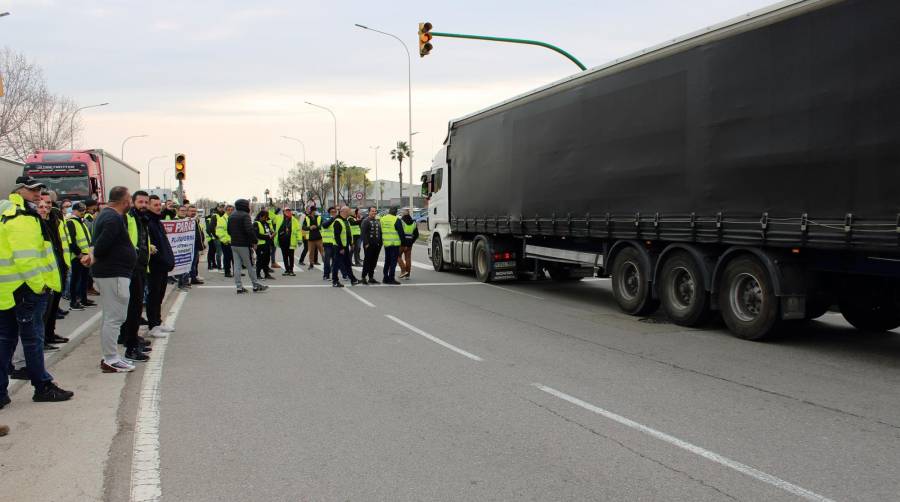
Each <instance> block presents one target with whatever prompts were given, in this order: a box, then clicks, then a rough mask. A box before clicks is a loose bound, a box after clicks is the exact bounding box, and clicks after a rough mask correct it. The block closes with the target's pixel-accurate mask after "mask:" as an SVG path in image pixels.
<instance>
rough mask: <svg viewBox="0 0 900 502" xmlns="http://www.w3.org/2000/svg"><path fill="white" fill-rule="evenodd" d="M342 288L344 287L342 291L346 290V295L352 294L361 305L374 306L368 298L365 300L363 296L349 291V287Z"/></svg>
mask: <svg viewBox="0 0 900 502" xmlns="http://www.w3.org/2000/svg"><path fill="white" fill-rule="evenodd" d="M343 289H344V291H346V292H347V294H348V295H350V296H352V297H353V298H356V299H357V300H359V301H360V302H361V303H362V304H363V305H366V306H368V307H372V308H375V304H374V303H372V302H370V301H369V300H366V299H365V298H363V297H361V296H359V295H358V294H356V293H354V292H353V291H350V289H349V288H343Z"/></svg>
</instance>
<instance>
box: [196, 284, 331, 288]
mask: <svg viewBox="0 0 900 502" xmlns="http://www.w3.org/2000/svg"><path fill="white" fill-rule="evenodd" d="M268 286H269V288H270V289H273V288H330V287H331V284H268ZM195 287H196V288H197V289H237V288H235V287H234V285H233V284H232V285H230V286H195Z"/></svg>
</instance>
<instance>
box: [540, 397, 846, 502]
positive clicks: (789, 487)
mask: <svg viewBox="0 0 900 502" xmlns="http://www.w3.org/2000/svg"><path fill="white" fill-rule="evenodd" d="M532 385H534V386H535V387H537V388H538V389H540V390H542V391H544V392H546V393H547V394H550V395H551V396H554V397H558V398H559V399H562V400H563V401H568V402H570V403H572V404H574V405H576V406H579V407H581V408H584V409H586V410H588V411H592V412H594V413H596V414H598V415H601V416H603V417H606V418H608V419H610V420H612V421H614V422H618V423H620V424H622V425H624V426H626V427H630V428H632V429H634V430H637V431H639V432H643V433H644V434H647V435H649V436H652V437H654V438H656V439H659V440H661V441H665V442H666V443H669V444H671V445H673V446H677V447H678V448H681V449H683V450H686V451H689V452H691V453H693V454H695V455H699V456H701V457H703V458H705V459H707V460H710V461H712V462H715V463H717V464H720V465H723V466H725V467H728V468H729V469H734V470H735V471H737V472H740V473H741V474H744V475H746V476H750V477H751V478H755V479H758V480H759V481H762V482H764V483H768V484H770V485H772V486H774V487H776V488H780V489H782V490H784V491H786V492H789V493H792V494H794V495H797V496H798V497H802V498H804V499H806V500H814V501H817V502H833V501H832V499H829V498H828V497H824V496H822V495H819V494H818V493H815V492H813V491H810V490H807V489H806V488H803V487H801V486H797V485H795V484H793V483H790V482H788V481H785V480H783V479H781V478H777V477H775V476H772V475H771V474H767V473H765V472H762V471H760V470H758V469H754V468H753V467H750V466H749V465H745V464H742V463H740V462H737V461H735V460H731V459H730V458H728V457H724V456H722V455H719V454H718V453H715V452H712V451H709V450H707V449H705V448H701V447H699V446H696V445H694V444H691V443H688V442H687V441H683V440H681V439H678V438H676V437H674V436H670V435H668V434H666V433H665V432H660V431H658V430H656V429H653V428H651V427H647V426H646V425H643V424H640V423H638V422H635V421H634V420H631V419H629V418H625V417H623V416H621V415H617V414H615V413H613V412H611V411H607V410H604V409H603V408H600V407H597V406H594V405H593V404H590V403H588V402H585V401H582V400H581V399H578V398H577V397H573V396H570V395H568V394H566V393H564V392H560V391H558V390H556V389H553V388H551V387H547V386H546V385H541V384H539V383H533V384H532Z"/></svg>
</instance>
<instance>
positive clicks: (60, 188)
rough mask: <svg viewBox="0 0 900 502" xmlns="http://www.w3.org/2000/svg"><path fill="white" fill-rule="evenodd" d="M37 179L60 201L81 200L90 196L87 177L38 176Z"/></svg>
mask: <svg viewBox="0 0 900 502" xmlns="http://www.w3.org/2000/svg"><path fill="white" fill-rule="evenodd" d="M38 179H40V180H41V183H44V184H45V185H47V188H48V189H49V190H53V191H55V192H56V193H57V195H58V196H59V198H60V199H73V198H75V199H83V198H87V197H88V196H89V195H90V194H91V185H90V182H89V181H88V178H87V176H39V177H38Z"/></svg>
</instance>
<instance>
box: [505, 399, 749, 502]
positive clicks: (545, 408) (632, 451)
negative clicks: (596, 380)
mask: <svg viewBox="0 0 900 502" xmlns="http://www.w3.org/2000/svg"><path fill="white" fill-rule="evenodd" d="M519 397H520V398H521V399H524V400H525V401H528V402H529V403H531V404H533V405H535V406H537V407H538V408H540V409H542V410H544V411H546V412H548V413H550V414H551V415H553V416H555V417H557V418H561V419H563V420H565V421H566V422H568V423H570V424H572V425H576V426H578V427H580V428H582V429H584V430H586V431H588V432H590V433H591V434H593V435H595V436H599V437H601V438H603V439H605V440H607V441H610V442H613V443H615V444H617V445H619V446H620V447H621V448H623V449H625V450H627V451H629V452H631V453H632V454H634V455H636V456H638V457H640V458H642V459H644V460H648V461H650V462H653V463H654V464H657V465H659V466H661V467H663V468H665V469H668V470H670V471H672V472H674V473H676V474H679V475H681V476H684V477H686V478H688V479H690V480H691V481H694V482H695V483H698V484H700V485H702V486H704V487H706V488H709V489H711V490H714V491H716V492H717V493H719V494H721V495H724V496H726V497H728V498H729V499H731V500H739V499H738V498H737V497H735V496H733V495H731V494H730V493H727V492H725V491H723V490H722V489H720V488H718V487H716V486H713V485H711V484H709V483H707V482H706V481H705V480H703V479H700V478H698V477H696V476H693V475H691V474H690V473H688V472H686V471H682V470H680V469H677V468H675V467H673V466H671V465H669V464H667V463H665V462H663V461H661V460H659V459H656V458H653V457H651V456H649V455H646V454H644V453H642V452H640V451H638V450H636V449H634V448H632V447H630V446H628V445H626V444H625V443H623V442H622V441H619V440H618V439H615V438H613V437H610V436H608V435H606V434H603V433H602V432H600V431H598V430H596V429H594V428H592V427H589V426H587V425H584V424H582V423H581V422H579V421H577V420H574V419H571V418H569V417H567V416H565V415H563V414H561V413H559V412H557V411H556V410H553V409H551V408H549V407H547V406H544V405H543V404H541V403H538V402H536V401H532V400H531V399H528V398H527V397H522V396H519Z"/></svg>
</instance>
